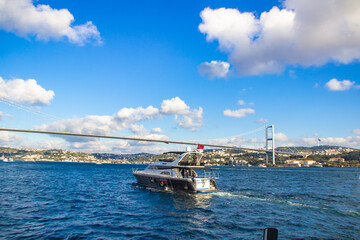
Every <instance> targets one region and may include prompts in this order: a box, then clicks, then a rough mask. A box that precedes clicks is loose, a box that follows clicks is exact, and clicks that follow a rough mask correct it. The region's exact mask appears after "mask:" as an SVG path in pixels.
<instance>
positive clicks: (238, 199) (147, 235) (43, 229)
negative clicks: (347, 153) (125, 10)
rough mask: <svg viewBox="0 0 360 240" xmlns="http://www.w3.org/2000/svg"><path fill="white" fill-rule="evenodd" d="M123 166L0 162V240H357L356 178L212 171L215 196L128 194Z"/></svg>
mask: <svg viewBox="0 0 360 240" xmlns="http://www.w3.org/2000/svg"><path fill="white" fill-rule="evenodd" d="M132 167H134V166H131V165H112V164H102V165H95V164H81V163H39V162H37V163H24V162H14V163H0V238H2V239H191V238H193V239H261V238H262V231H263V229H264V228H266V227H276V228H278V229H279V236H280V239H360V237H359V233H360V205H359V203H360V170H359V169H310V168H294V169H286V168H267V169H263V168H232V167H221V168H218V171H219V172H220V175H221V178H220V179H219V180H218V185H219V187H220V188H221V191H220V192H217V193H212V194H184V193H168V192H161V191H154V190H150V189H146V188H142V187H139V186H137V185H136V184H135V183H134V182H135V179H134V177H133V176H132V174H131V168H132Z"/></svg>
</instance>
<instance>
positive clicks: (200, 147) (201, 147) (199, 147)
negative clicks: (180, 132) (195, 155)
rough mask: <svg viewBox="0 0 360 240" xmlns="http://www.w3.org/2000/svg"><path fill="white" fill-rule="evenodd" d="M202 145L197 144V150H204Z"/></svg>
mask: <svg viewBox="0 0 360 240" xmlns="http://www.w3.org/2000/svg"><path fill="white" fill-rule="evenodd" d="M204 147H205V146H204V145H201V144H198V146H197V149H204Z"/></svg>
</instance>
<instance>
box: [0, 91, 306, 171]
mask: <svg viewBox="0 0 360 240" xmlns="http://www.w3.org/2000/svg"><path fill="white" fill-rule="evenodd" d="M0 102H1V103H4V104H6V105H9V106H11V107H13V108H17V109H19V110H22V111H26V112H28V113H31V114H34V115H36V116H39V117H41V118H44V119H47V120H53V121H54V120H55V121H56V120H61V118H59V117H57V116H54V115H51V114H47V113H44V112H41V111H39V110H37V109H34V108H31V107H29V106H26V105H23V104H20V103H17V102H14V101H11V100H9V99H6V98H3V97H0ZM264 130H265V141H263V138H256V141H258V142H257V143H258V144H261V145H262V146H261V145H258V146H257V148H256V147H242V146H236V145H231V144H229V145H224V144H216V143H212V142H216V139H215V140H214V139H213V140H209V141H207V142H205V141H204V142H198V141H176V140H160V139H151V138H140V137H125V136H110V135H99V134H85V133H73V132H56V131H42V130H29V129H16V128H0V132H19V133H35V134H48V135H55V136H56V135H57V136H74V137H84V138H99V139H116V140H130V141H139V142H157V143H166V144H181V145H195V146H196V145H202V146H206V147H209V148H224V149H238V150H243V151H248V152H259V153H265V156H266V164H268V163H269V157H270V156H271V159H272V164H273V165H275V163H276V161H275V159H276V155H287V156H303V154H302V153H301V152H299V151H283V150H282V151H277V150H276V149H275V139H276V138H275V127H274V125H267V126H262V127H259V128H257V129H254V130H251V131H247V132H245V133H242V134H238V135H236V136H233V137H229V138H227V139H236V138H238V139H239V138H241V139H242V137H243V136H246V135H250V134H256V133H262V134H263V131H264ZM262 136H264V135H262ZM256 141H252V143H256ZM264 143H265V144H264ZM263 144H264V145H265V146H264V145H263ZM288 150H290V149H288Z"/></svg>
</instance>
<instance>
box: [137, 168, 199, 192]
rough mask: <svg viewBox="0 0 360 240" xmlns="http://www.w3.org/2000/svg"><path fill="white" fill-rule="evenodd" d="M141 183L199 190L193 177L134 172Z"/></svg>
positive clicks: (156, 186)
mask: <svg viewBox="0 0 360 240" xmlns="http://www.w3.org/2000/svg"><path fill="white" fill-rule="evenodd" d="M133 174H134V176H135V177H136V180H137V181H138V184H139V185H142V186H145V187H151V188H157V189H162V190H170V191H184V192H190V193H196V192H198V191H197V190H196V185H195V183H194V181H193V180H192V179H191V178H174V177H170V176H169V177H165V176H164V177H159V176H156V175H151V174H145V173H133Z"/></svg>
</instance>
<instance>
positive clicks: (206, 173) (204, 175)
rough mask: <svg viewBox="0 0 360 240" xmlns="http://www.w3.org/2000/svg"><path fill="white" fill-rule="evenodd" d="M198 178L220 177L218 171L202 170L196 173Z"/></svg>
mask: <svg viewBox="0 0 360 240" xmlns="http://www.w3.org/2000/svg"><path fill="white" fill-rule="evenodd" d="M197 177H198V178H213V179H219V178H220V173H218V172H212V171H211V172H209V171H204V172H201V173H198V175H197Z"/></svg>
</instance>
